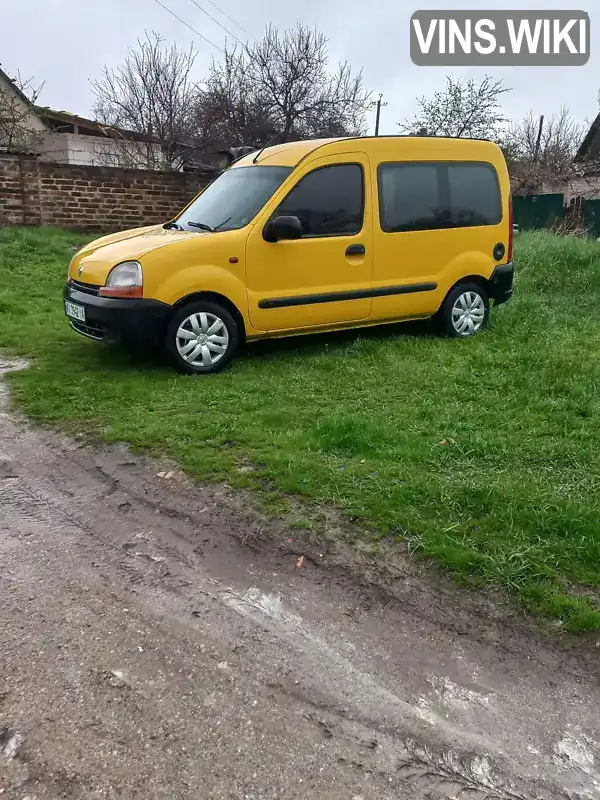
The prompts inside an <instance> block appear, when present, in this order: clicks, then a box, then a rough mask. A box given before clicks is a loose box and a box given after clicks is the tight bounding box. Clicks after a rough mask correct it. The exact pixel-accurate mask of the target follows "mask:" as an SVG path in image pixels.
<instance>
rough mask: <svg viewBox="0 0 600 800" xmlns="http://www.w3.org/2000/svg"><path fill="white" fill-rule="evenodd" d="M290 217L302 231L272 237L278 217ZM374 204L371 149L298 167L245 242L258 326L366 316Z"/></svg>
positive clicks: (280, 327) (307, 324)
mask: <svg viewBox="0 0 600 800" xmlns="http://www.w3.org/2000/svg"><path fill="white" fill-rule="evenodd" d="M284 214H292V215H294V216H297V217H298V218H299V219H300V221H301V222H302V225H303V228H304V234H303V236H302V238H301V239H297V240H294V241H279V242H274V243H272V242H267V241H265V239H264V238H263V229H264V226H265V224H266V223H267V222H268V220H269V219H270V218H272V217H275V216H279V215H284ZM372 219H373V203H372V186H371V176H370V170H369V160H368V158H367V156H366V154H365V153H346V154H340V155H336V156H335V157H333V156H329V157H327V158H323V159H317V160H314V161H311V162H310V163H308V164H307V165H306V166H304V168H301V169H300V170H299V171H298V177H297V179H296V182H295V184H294V185H293V187H292V188H289V187H288V189H287V190H283V191H282V192H280V194H279V196H278V197H277V198H275V199H274V201H273V204H271V205H270V207H269V208H267V209H265V213H264V214H263V216H262V217H261V218H260V219H259V220H258V222H257V224H256V225H255V226H254V227H253V229H252V231H251V233H250V235H249V237H248V241H247V245H246V282H247V287H248V305H249V311H250V320H251V322H252V326H253V327H254V328H256V329H257V330H261V331H278V330H286V329H294V328H307V327H318V326H328V325H335V324H338V323H344V322H350V323H351V322H354V321H359V320H363V319H366V318H367V317H368V316H369V313H370V310H371V296H370V295H371V288H372V263H373V262H372V259H373V241H372V237H373V231H372Z"/></svg>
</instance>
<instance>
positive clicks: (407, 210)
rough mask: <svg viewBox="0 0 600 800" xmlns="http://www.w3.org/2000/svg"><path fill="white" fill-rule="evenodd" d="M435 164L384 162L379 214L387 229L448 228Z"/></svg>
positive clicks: (380, 180) (380, 181) (385, 229)
mask: <svg viewBox="0 0 600 800" xmlns="http://www.w3.org/2000/svg"><path fill="white" fill-rule="evenodd" d="M442 214H443V209H442V207H441V205H440V193H439V187H438V171H437V167H436V165H435V164H433V163H432V164H382V165H381V166H380V167H379V215H380V217H381V227H382V228H383V230H384V231H390V232H391V231H423V230H429V229H431V228H445V227H446V225H444V224H442V223H443V220H442V219H441V216H442Z"/></svg>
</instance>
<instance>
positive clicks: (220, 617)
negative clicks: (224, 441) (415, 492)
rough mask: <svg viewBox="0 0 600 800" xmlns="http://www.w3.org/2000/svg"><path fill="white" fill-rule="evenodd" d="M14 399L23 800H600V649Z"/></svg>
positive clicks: (9, 681) (15, 790)
mask: <svg viewBox="0 0 600 800" xmlns="http://www.w3.org/2000/svg"><path fill="white" fill-rule="evenodd" d="M6 366H7V365H4V367H6ZM0 372H2V364H1V363H0ZM0 377H1V376H0ZM0 403H1V408H0V589H1V594H0V603H1V611H0V797H2V798H10V799H11V800H12V798H15V799H16V800H58V798H69V799H70V800H71V799H75V798H76V799H77V800H78V799H79V798H89V800H92V799H93V800H101V799H103V798H109V799H110V800H117V799H119V800H129V799H130V798H136V799H137V798H140V800H141V799H142V798H143V800H154V798H168V799H169V800H177V799H178V798H182V799H184V798H185V800H192V799H193V800H196V799H198V800H204V798H245V800H271V799H272V798H273V799H274V798H279V799H280V800H287V798H327V800H338V798H339V800H342V799H343V800H352V799H353V798H354V800H358V798H362V799H363V800H385V799H387V798H389V799H390V800H391V799H392V798H394V800H398V799H399V800H405V799H406V800H424V799H425V798H429V800H441V798H445V799H446V800H449V798H455V799H456V800H483V799H484V798H495V799H496V800H517V798H521V799H524V798H544V799H545V798H548V800H550V798H552V800H557V798H558V799H560V798H572V799H573V800H575V798H600V732H599V722H598V719H599V718H598V708H600V691H599V689H598V685H599V684H598V677H599V673H600V669H599V664H598V662H599V661H600V652H599V651H598V650H597V649H595V648H594V646H593V642H592V643H591V644H590V643H588V644H584V645H574V646H573V649H572V650H570V649H569V646H568V644H565V643H564V642H563V643H552V642H550V641H548V640H547V639H545V638H544V636H543V635H542V634H541V633H539V632H537V630H536V628H535V626H533V625H532V624H531V623H528V622H526V621H524V620H521V619H519V618H518V617H517V616H516V615H514V614H512V613H511V612H510V610H509V609H502V608H500V609H498V608H495V606H494V605H493V604H492V603H491V602H490V601H488V600H484V599H480V598H478V597H469V596H468V595H466V594H465V593H464V592H458V591H455V590H454V589H452V588H451V587H449V586H443V585H440V582H439V580H434V579H433V578H431V577H430V576H428V575H427V573H426V572H425V571H424V570H423V569H422V568H420V567H417V566H415V565H413V564H411V563H410V561H409V560H406V561H403V560H402V557H398V558H397V559H396V561H395V564H394V565H393V567H392V569H391V570H388V571H386V572H385V573H384V571H382V570H380V569H379V568H378V565H377V563H376V561H374V560H373V559H370V558H368V557H366V556H356V555H355V554H353V553H352V551H351V550H350V548H348V547H347V546H343V545H340V546H339V547H336V546H334V545H332V544H331V543H327V542H325V541H319V540H318V539H316V540H314V539H313V540H311V539H310V537H308V535H303V534H301V533H300V532H298V531H293V532H289V531H284V530H279V529H278V528H277V526H276V525H275V524H274V525H270V524H269V523H268V522H266V521H264V520H262V519H261V518H260V517H259V516H258V515H257V514H255V513H253V512H251V511H248V510H247V509H245V508H244V507H243V500H240V498H239V497H236V496H234V495H232V493H231V492H229V491H227V489H226V487H209V488H206V487H196V486H194V485H192V484H191V483H190V482H189V481H188V480H187V479H185V478H184V477H183V476H180V475H179V474H178V473H177V472H175V473H174V474H173V475H171V476H169V477H158V476H157V473H158V472H163V473H166V474H167V475H169V470H170V469H171V468H170V467H169V465H166V464H165V465H159V466H157V465H156V464H155V463H151V462H149V461H143V460H140V459H137V458H134V457H132V456H131V455H130V454H129V453H128V452H127V451H126V450H125V449H124V448H123V449H120V448H116V449H113V450H98V449H93V448H90V447H88V446H87V445H84V444H81V443H78V442H76V441H75V442H74V441H70V440H67V439H62V438H59V437H58V436H56V435H54V434H52V433H49V432H42V431H39V430H36V429H35V428H33V427H31V426H28V425H26V424H25V423H24V422H23V421H22V420H21V419H20V418H19V416H18V415H17V414H16V413H15V412H14V411H12V410H11V409H10V408H9V403H8V396H7V393H6V391H5V390H4V392H3V394H2V395H0ZM301 556H304V558H303V559H302V560H301V561H299V559H300V558H301ZM299 563H300V564H301V566H298V564H299ZM361 576H362V577H361Z"/></svg>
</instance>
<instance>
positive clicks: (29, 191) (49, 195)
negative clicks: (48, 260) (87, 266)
mask: <svg viewBox="0 0 600 800" xmlns="http://www.w3.org/2000/svg"><path fill="white" fill-rule="evenodd" d="M213 177H214V175H213V174H211V173H202V174H198V173H185V172H157V171H146V170H138V169H122V168H120V167H92V166H82V165H76V164H53V163H50V162H44V161H40V160H39V159H37V158H36V157H35V156H25V155H16V154H10V153H0V226H2V225H57V226H61V227H64V228H72V229H74V230H81V231H90V232H93V233H95V232H100V233H104V232H111V231H118V230H124V229H125V228H137V227H140V226H142V225H153V224H157V223H161V222H166V221H167V220H168V219H170V218H171V217H172V216H173V215H174V214H175V213H176V212H177V211H179V210H180V209H181V208H183V206H185V205H186V204H187V203H188V202H189V201H190V200H191V199H192V198H193V197H194V196H195V195H196V194H197V193H198V191H199V190H200V189H201V188H202V187H203V186H206V184H207V183H208V182H209V181H210V180H212V178H213Z"/></svg>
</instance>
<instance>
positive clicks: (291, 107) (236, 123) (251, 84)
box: [203, 25, 369, 146]
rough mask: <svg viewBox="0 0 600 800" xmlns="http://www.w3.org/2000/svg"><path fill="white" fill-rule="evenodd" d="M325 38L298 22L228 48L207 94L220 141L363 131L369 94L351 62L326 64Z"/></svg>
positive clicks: (206, 103)
mask: <svg viewBox="0 0 600 800" xmlns="http://www.w3.org/2000/svg"><path fill="white" fill-rule="evenodd" d="M329 60H330V59H329V54H328V50H327V39H326V37H325V36H324V35H323V34H321V33H318V32H317V31H316V30H312V29H310V28H307V27H304V26H302V25H298V26H297V27H296V28H294V29H291V30H287V31H284V32H282V33H281V32H279V31H278V30H277V29H276V28H275V27H273V26H272V25H270V26H269V27H268V28H267V29H266V31H265V34H264V36H263V37H262V39H261V40H260V41H259V42H257V43H256V44H253V45H246V46H245V47H244V48H243V49H242V50H239V51H235V50H234V51H229V52H227V53H226V55H225V59H224V61H222V62H215V63H213V66H212V68H211V72H210V75H209V77H208V81H207V87H206V92H205V94H204V96H203V108H204V109H205V112H206V113H208V114H211V113H212V120H213V125H214V128H215V132H216V135H217V138H219V137H220V140H221V143H222V144H227V143H230V142H233V143H239V144H241V143H244V144H255V145H257V146H259V145H266V144H273V143H279V142H287V141H291V140H295V139H302V138H309V137H318V136H348V135H356V134H360V133H362V132H363V131H364V128H365V114H366V108H367V104H368V99H369V93H368V92H367V91H366V90H365V89H364V87H363V79H362V73H360V72H358V73H353V71H352V69H351V67H350V65H349V64H348V63H345V62H344V63H341V64H339V65H338V66H337V67H336V68H335V69H334V70H333V71H331V70H330V67H329Z"/></svg>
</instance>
